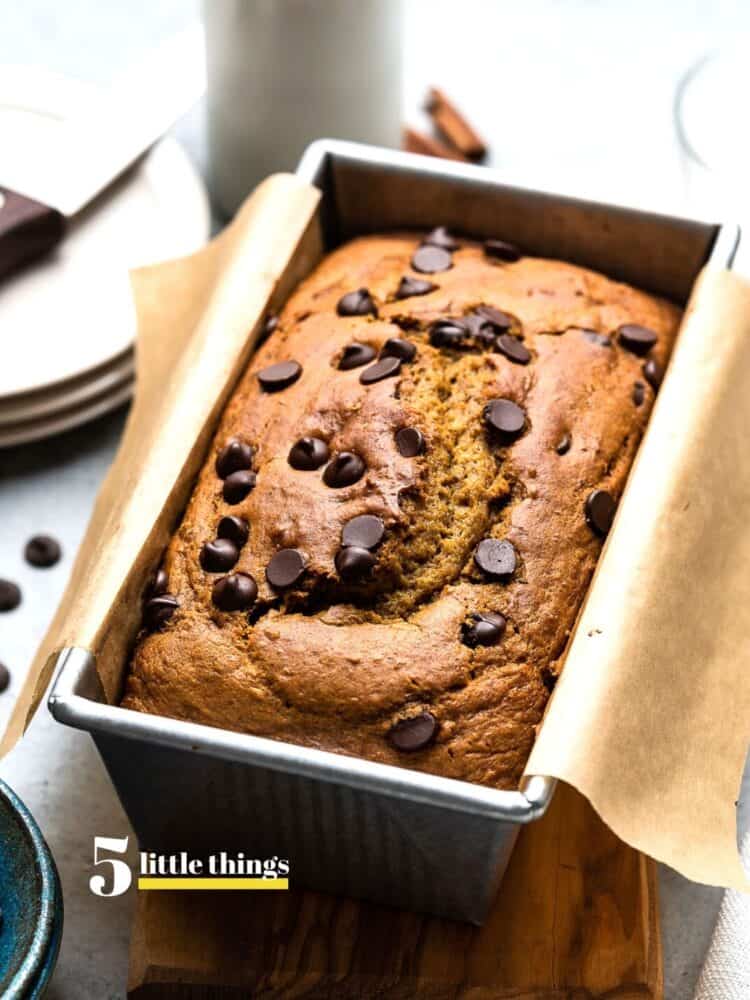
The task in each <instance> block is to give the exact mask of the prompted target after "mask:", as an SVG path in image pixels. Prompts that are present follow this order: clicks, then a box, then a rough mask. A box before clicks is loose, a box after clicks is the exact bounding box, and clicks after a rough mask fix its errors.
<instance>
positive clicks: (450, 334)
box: [430, 319, 469, 350]
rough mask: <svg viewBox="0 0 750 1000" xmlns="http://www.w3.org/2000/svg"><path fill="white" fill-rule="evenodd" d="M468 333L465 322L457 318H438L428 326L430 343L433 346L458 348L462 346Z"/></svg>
mask: <svg viewBox="0 0 750 1000" xmlns="http://www.w3.org/2000/svg"><path fill="white" fill-rule="evenodd" d="M468 335H469V330H468V329H467V326H466V324H465V323H462V322H461V320H457V319H439V320H436V322H434V323H433V324H432V326H431V327H430V343H431V344H432V346H433V347H450V348H453V349H454V350H458V349H459V348H461V347H463V346H464V342H465V341H466V338H467V337H468Z"/></svg>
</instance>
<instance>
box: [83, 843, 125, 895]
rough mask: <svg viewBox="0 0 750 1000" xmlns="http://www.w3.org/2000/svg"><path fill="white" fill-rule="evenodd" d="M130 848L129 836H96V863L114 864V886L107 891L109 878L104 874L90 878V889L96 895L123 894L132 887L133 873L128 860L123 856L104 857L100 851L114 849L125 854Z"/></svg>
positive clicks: (117, 852)
mask: <svg viewBox="0 0 750 1000" xmlns="http://www.w3.org/2000/svg"><path fill="white" fill-rule="evenodd" d="M127 849H128V838H127V837H94V864H95V865H112V888H111V889H110V891H109V892H107V891H106V886H107V880H106V879H105V878H104V876H103V875H92V876H91V878H90V879H89V889H91V891H92V892H93V894H94V895H95V896H122V894H123V893H124V892H127V891H128V889H129V888H130V883H131V882H132V881H133V873H132V872H131V870H130V865H129V864H128V863H127V861H123V860H122V859H121V858H102V857H100V856H99V852H100V851H114V853H115V854H124V853H125V851H127Z"/></svg>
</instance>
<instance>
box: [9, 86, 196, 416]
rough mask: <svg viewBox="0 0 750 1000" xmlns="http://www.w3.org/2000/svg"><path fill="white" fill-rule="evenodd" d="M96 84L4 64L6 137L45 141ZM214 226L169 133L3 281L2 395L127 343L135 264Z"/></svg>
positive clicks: (99, 361)
mask: <svg viewBox="0 0 750 1000" xmlns="http://www.w3.org/2000/svg"><path fill="white" fill-rule="evenodd" d="M90 93H91V91H90V90H89V88H87V87H84V86H82V85H81V84H79V83H76V82H74V81H71V80H68V79H66V78H62V77H57V76H54V75H50V74H47V73H45V72H37V71H36V70H34V71H33V73H32V72H31V71H29V70H21V69H13V68H7V67H6V68H3V69H2V71H0V131H1V132H2V135H3V142H4V143H5V142H22V143H24V144H27V145H28V147H29V148H30V149H34V148H36V149H40V148H43V139H44V135H45V134H49V131H50V130H51V129H55V128H59V126H60V123H61V122H62V120H63V118H64V116H65V115H66V114H67V115H69V114H71V113H74V112H75V109H76V107H77V106H79V105H81V103H82V102H83V101H84V100H85V99H86V96H87V95H90ZM53 166H54V165H51V167H53ZM209 228H210V213H209V206H208V199H207V196H206V192H205V188H204V186H203V183H202V181H201V179H200V177H199V176H198V174H197V173H196V171H195V168H194V167H193V166H192V164H191V162H190V160H189V159H188V157H187V156H186V155H185V153H184V152H183V151H182V149H181V147H180V146H179V145H178V144H177V143H176V142H174V141H173V140H171V139H164V140H162V141H161V142H160V143H159V144H158V145H157V146H155V147H154V148H153V149H152V150H151V152H150V153H148V154H147V155H146V156H145V157H144V158H143V159H142V160H141V161H140V163H139V164H137V165H136V166H135V167H134V168H133V169H132V170H130V171H129V172H128V173H127V174H126V175H125V176H124V177H122V178H121V179H120V180H119V181H118V182H116V184H115V185H114V186H113V187H112V188H111V189H110V190H108V191H107V192H106V193H105V194H104V195H102V196H101V197H100V198H99V199H97V200H96V202H94V203H93V204H92V205H91V206H89V207H88V208H87V209H86V210H85V211H84V212H83V213H82V214H81V216H80V217H79V218H77V219H76V220H75V222H74V223H73V225H72V226H71V228H70V231H69V233H68V234H67V235H66V238H65V240H64V241H63V243H62V244H61V245H60V247H59V248H58V249H57V251H56V252H55V253H53V254H52V255H50V256H49V257H48V258H46V259H45V260H42V261H40V262H38V263H37V264H34V265H32V266H31V267H30V268H27V269H26V270H24V271H21V272H20V273H19V274H17V275H15V276H12V277H11V278H9V279H8V280H6V281H4V282H2V284H0V330H1V331H2V333H1V334H0V338H1V339H0V350H1V351H2V363H1V364H0V402H2V398H3V397H5V396H9V395H15V394H18V393H27V392H31V391H38V390H40V389H42V388H44V387H51V386H54V384H55V383H58V382H60V381H61V380H64V379H70V378H74V377H76V376H78V375H80V374H81V373H82V372H87V371H90V370H91V369H93V368H97V367H98V366H101V365H103V364H106V363H107V362H108V361H110V360H111V359H112V358H114V357H117V356H119V355H122V354H123V353H124V352H125V351H127V350H129V349H130V348H131V347H132V344H133V339H134V336H135V316H134V310H133V304H132V299H131V295H130V284H129V279H128V269H129V268H131V267H138V266H140V265H143V264H150V263H155V262H157V261H159V260H165V259H167V258H170V257H179V256H183V255H185V254H189V253H192V252H193V251H195V250H197V249H198V248H199V247H200V246H202V245H203V244H204V243H205V241H206V239H207V237H208V235H209Z"/></svg>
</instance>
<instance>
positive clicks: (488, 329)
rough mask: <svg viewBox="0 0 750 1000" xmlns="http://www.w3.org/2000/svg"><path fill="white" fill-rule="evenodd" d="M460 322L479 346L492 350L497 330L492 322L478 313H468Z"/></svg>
mask: <svg viewBox="0 0 750 1000" xmlns="http://www.w3.org/2000/svg"><path fill="white" fill-rule="evenodd" d="M460 323H461V324H462V325H463V326H464V327H465V328H466V330H467V331H468V332H469V333H470V334H471V336H472V337H473V338H474V340H475V341H476V342H477V343H478V344H479V346H480V347H485V348H488V349H489V350H492V349H494V348H495V346H496V343H495V342H496V340H497V331H496V330H495V327H494V326H493V325H492V323H491V322H490V321H489V320H488V319H485V318H484V316H480V315H479V314H478V313H469V315H468V316H464V318H463V319H462V320H461V321H460Z"/></svg>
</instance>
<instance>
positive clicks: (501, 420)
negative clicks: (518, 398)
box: [484, 399, 526, 441]
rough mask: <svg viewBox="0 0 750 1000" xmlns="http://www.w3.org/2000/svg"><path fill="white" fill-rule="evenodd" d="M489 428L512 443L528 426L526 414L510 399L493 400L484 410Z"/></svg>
mask: <svg viewBox="0 0 750 1000" xmlns="http://www.w3.org/2000/svg"><path fill="white" fill-rule="evenodd" d="M484 420H485V423H486V424H487V426H488V427H489V428H490V429H491V430H492V431H494V432H495V434H497V435H498V436H499V437H500V438H501V439H503V440H505V441H512V440H514V438H517V437H518V435H519V434H520V433H521V432H522V431H523V429H524V427H525V425H526V414H525V413H524V411H523V410H522V409H521V407H520V406H517V405H516V404H515V403H514V402H513V401H512V400H510V399H493V400H491V401H490V402H489V403H487V405H486V406H485V408H484Z"/></svg>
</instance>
